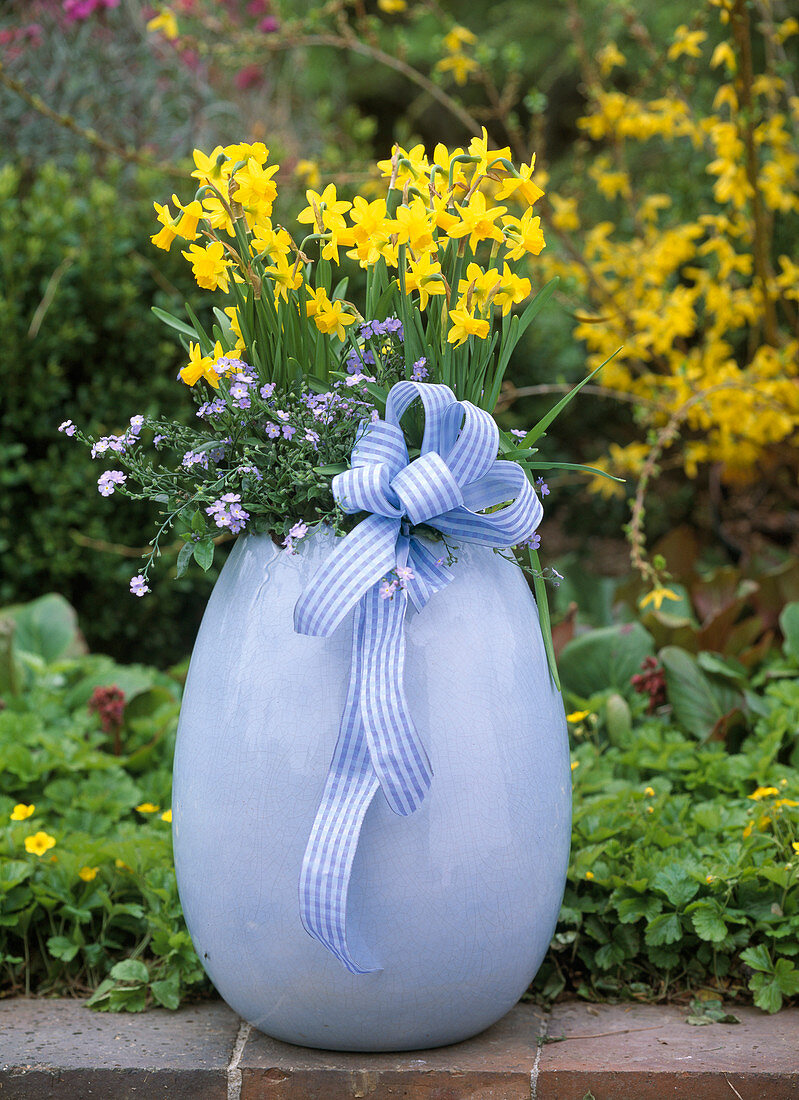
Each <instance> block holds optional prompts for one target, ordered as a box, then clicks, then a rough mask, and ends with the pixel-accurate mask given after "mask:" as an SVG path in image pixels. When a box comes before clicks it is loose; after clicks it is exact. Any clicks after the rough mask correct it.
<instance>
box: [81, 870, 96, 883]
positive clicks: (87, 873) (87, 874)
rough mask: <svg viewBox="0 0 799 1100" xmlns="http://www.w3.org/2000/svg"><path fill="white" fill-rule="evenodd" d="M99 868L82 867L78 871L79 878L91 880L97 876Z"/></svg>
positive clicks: (85, 880)
mask: <svg viewBox="0 0 799 1100" xmlns="http://www.w3.org/2000/svg"><path fill="white" fill-rule="evenodd" d="M99 870H100V868H99V867H81V869H80V870H79V871H78V878H80V879H83V881H84V882H91V881H92V879H95V878H97V872H98V871H99Z"/></svg>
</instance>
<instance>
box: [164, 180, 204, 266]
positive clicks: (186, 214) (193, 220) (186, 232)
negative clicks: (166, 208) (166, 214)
mask: <svg viewBox="0 0 799 1100" xmlns="http://www.w3.org/2000/svg"><path fill="white" fill-rule="evenodd" d="M172 202H173V203H174V204H175V206H176V207H177V208H178V210H179V211H180V213H181V216H180V220H179V221H178V222H177V225H176V227H175V231H176V233H177V235H178V236H179V237H182V238H183V239H184V241H195V240H196V239H197V223H198V222H199V220H200V218H203V217H205V212H204V211H203V208H202V206H200V204H199V202H198V201H197V200H196V199H192V201H191V202H190V203H189V205H188V206H183V204H182V203H181V201H180V199H179V198H178V197H177V195H173V196H172ZM184 255H185V253H184Z"/></svg>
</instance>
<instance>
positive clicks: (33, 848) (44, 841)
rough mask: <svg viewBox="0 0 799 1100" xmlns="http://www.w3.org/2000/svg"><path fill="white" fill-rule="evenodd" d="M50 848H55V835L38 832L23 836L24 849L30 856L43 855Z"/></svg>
mask: <svg viewBox="0 0 799 1100" xmlns="http://www.w3.org/2000/svg"><path fill="white" fill-rule="evenodd" d="M51 848H55V837H54V836H50V834H49V833H42V832H38V833H34V834H33V835H32V836H26V837H25V851H26V852H29V853H30V854H31V855H32V856H43V855H44V853H45V852H49V851H50V849H51Z"/></svg>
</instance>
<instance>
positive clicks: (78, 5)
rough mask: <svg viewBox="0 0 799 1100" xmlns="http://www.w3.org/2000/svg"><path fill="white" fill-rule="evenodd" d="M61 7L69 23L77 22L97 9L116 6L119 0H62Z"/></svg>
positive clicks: (103, 9) (86, 17) (105, 9)
mask: <svg viewBox="0 0 799 1100" xmlns="http://www.w3.org/2000/svg"><path fill="white" fill-rule="evenodd" d="M61 7H62V9H63V11H64V15H65V16H66V17H67V19H68V20H69V22H70V23H78V22H80V20H82V19H88V18H89V17H90V16H92V15H94V13H95V12H97V11H108V10H110V9H111V8H118V7H119V0H63V3H62V5H61Z"/></svg>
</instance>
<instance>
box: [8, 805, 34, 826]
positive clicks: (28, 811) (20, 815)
mask: <svg viewBox="0 0 799 1100" xmlns="http://www.w3.org/2000/svg"><path fill="white" fill-rule="evenodd" d="M35 809H36V807H35V806H34V805H33V803H31V804H30V805H29V806H26V805H25V803H24V802H18V803H17V804H16V806H15V807H14V809H13V810H12V811H11V813H10V815H9V816H10V818H11V820H12V821H25V819H26V818H29V817H32V816H33V811H34V810H35Z"/></svg>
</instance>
